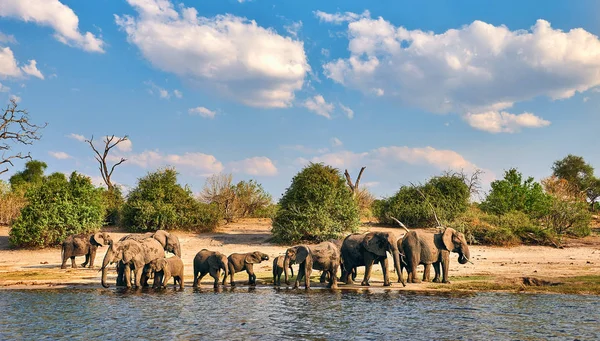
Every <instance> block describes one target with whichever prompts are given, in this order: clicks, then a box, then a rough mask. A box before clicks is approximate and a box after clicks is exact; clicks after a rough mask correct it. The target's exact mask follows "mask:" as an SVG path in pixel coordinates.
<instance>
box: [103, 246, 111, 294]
mask: <svg viewBox="0 0 600 341" xmlns="http://www.w3.org/2000/svg"><path fill="white" fill-rule="evenodd" d="M109 252H110V251H109ZM108 260H109V254H108V253H107V254H106V256H105V257H104V260H103V261H102V286H103V287H105V288H108V283H106V271H107V268H108V263H109V261H108Z"/></svg>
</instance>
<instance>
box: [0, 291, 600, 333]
mask: <svg viewBox="0 0 600 341" xmlns="http://www.w3.org/2000/svg"><path fill="white" fill-rule="evenodd" d="M0 309H1V311H2V317H0V340H13V339H35V340H39V339H70V340H84V339H85V340H89V339H93V338H98V337H102V338H109V339H131V338H137V339H146V340H148V339H150V340H172V339H174V340H197V339H210V340H213V339H223V340H279V339H289V340H298V339H305V340H326V339H361V340H388V339H400V338H408V339H421V340H432V339H436V340H484V339H494V340H505V339H506V340H511V339H525V340H546V339H551V338H556V339H565V338H566V339H575V338H577V339H597V338H598V335H600V298H599V297H596V296H567V295H524V294H498V293H481V294H468V295H464V294H452V293H427V294H421V293H407V292H399V291H393V290H383V291H382V290H379V291H369V290H361V291H353V290H327V289H323V290H319V289H317V290H309V291H305V290H290V289H271V288H261V287H259V288H247V287H246V288H244V287H236V288H228V287H225V288H222V287H220V288H218V289H213V288H210V289H209V288H199V289H194V290H191V289H189V288H186V289H184V290H180V289H174V288H168V289H164V290H156V291H155V290H152V289H142V290H128V289H113V290H105V289H90V290H72V291H70V290H27V291H0ZM574 321H576V322H574Z"/></svg>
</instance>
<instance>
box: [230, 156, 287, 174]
mask: <svg viewBox="0 0 600 341" xmlns="http://www.w3.org/2000/svg"><path fill="white" fill-rule="evenodd" d="M228 168H230V169H231V171H232V172H234V173H245V174H248V175H255V176H274V175H277V167H275V165H274V164H273V161H271V159H269V158H268V157H264V156H257V157H252V158H248V159H244V160H241V161H235V162H231V163H229V164H228Z"/></svg>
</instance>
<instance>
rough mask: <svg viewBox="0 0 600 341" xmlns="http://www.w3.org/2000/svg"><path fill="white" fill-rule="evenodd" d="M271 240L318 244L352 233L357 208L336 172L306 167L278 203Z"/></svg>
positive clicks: (314, 166) (312, 165)
mask: <svg viewBox="0 0 600 341" xmlns="http://www.w3.org/2000/svg"><path fill="white" fill-rule="evenodd" d="M279 205H280V208H279V210H278V211H277V214H276V216H275V218H274V220H273V229H272V233H273V237H274V240H275V241H277V242H279V243H286V244H291V243H298V242H301V241H307V242H320V241H323V240H327V239H330V238H341V237H342V236H343V235H344V234H345V233H347V232H353V231H356V229H357V227H358V224H359V219H358V207H357V205H356V202H355V201H354V200H353V199H352V194H351V193H350V190H349V189H348V187H347V186H346V181H345V179H344V178H343V177H342V175H341V174H340V172H339V170H337V169H335V168H333V167H330V166H325V165H323V164H321V163H317V164H313V163H311V164H309V165H308V166H306V167H305V168H304V169H302V170H301V171H300V172H299V173H298V174H296V176H294V178H293V180H292V184H291V185H290V187H289V188H288V189H287V190H286V192H285V193H284V195H283V197H282V198H281V200H280V201H279Z"/></svg>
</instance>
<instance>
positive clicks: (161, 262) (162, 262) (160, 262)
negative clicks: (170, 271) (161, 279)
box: [156, 258, 167, 271]
mask: <svg viewBox="0 0 600 341" xmlns="http://www.w3.org/2000/svg"><path fill="white" fill-rule="evenodd" d="M166 267H167V259H166V258H159V259H157V260H156V271H163V270H164V269H165V268H166Z"/></svg>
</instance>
